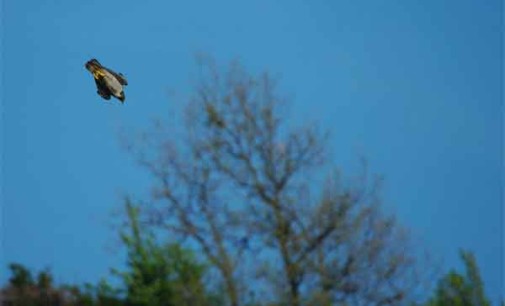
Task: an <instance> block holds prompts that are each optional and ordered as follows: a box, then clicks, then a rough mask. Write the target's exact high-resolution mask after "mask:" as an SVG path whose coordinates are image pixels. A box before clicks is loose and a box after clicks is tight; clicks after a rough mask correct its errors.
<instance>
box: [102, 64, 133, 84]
mask: <svg viewBox="0 0 505 306" xmlns="http://www.w3.org/2000/svg"><path fill="white" fill-rule="evenodd" d="M102 67H103V66H102ZM103 69H105V70H107V71H108V72H109V73H110V74H112V75H113V76H114V77H115V78H116V79H117V80H118V81H119V83H121V85H128V80H126V77H125V76H124V75H123V74H122V73H116V72H114V71H112V70H110V69H109V68H105V67H103Z"/></svg>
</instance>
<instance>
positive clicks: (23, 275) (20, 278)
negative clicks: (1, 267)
mask: <svg viewBox="0 0 505 306" xmlns="http://www.w3.org/2000/svg"><path fill="white" fill-rule="evenodd" d="M9 269H10V270H11V274H12V276H11V278H10V279H9V282H10V284H11V285H12V286H14V287H16V288H23V287H27V286H32V285H33V284H34V283H33V277H32V274H31V272H30V270H28V269H27V268H26V267H25V266H23V265H21V264H18V263H12V264H10V265H9Z"/></svg>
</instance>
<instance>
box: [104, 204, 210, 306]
mask: <svg viewBox="0 0 505 306" xmlns="http://www.w3.org/2000/svg"><path fill="white" fill-rule="evenodd" d="M126 213H127V217H128V230H127V231H123V232H122V233H121V239H122V241H123V243H124V245H125V246H126V248H127V251H128V262H127V266H128V269H127V270H126V271H124V272H118V271H116V270H114V271H113V273H114V274H116V275H118V276H119V277H120V278H121V279H122V281H123V283H124V285H125V288H126V299H127V301H128V303H129V304H132V305H150V306H156V305H189V304H192V305H200V304H204V303H205V300H206V298H207V297H206V295H205V288H204V286H203V282H202V277H203V274H204V272H205V266H204V265H202V264H199V263H198V262H197V260H196V259H195V258H194V256H193V254H192V253H191V252H189V251H187V250H185V249H183V248H182V247H181V246H180V245H179V244H175V243H173V244H168V245H160V244H158V243H157V241H156V239H155V238H154V235H153V233H151V232H149V231H147V230H146V228H144V227H143V226H142V224H141V223H140V221H139V209H138V208H137V207H135V206H134V205H133V204H132V203H131V202H129V201H127V203H126Z"/></svg>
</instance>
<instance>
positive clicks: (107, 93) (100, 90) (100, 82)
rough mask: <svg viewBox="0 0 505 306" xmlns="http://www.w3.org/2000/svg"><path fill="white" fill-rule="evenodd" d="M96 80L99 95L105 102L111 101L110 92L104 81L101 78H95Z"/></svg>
mask: <svg viewBox="0 0 505 306" xmlns="http://www.w3.org/2000/svg"><path fill="white" fill-rule="evenodd" d="M94 79H95V84H96V89H97V93H98V94H99V95H100V96H101V97H102V98H104V99H105V100H110V91H109V90H108V89H107V86H105V84H104V82H103V79H102V78H99V79H97V78H94Z"/></svg>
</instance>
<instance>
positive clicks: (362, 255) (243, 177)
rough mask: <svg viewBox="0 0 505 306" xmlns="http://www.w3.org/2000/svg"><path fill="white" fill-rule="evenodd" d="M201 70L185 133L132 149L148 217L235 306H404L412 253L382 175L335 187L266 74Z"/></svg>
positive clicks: (151, 138) (150, 139)
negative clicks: (145, 176)
mask: <svg viewBox="0 0 505 306" xmlns="http://www.w3.org/2000/svg"><path fill="white" fill-rule="evenodd" d="M200 67H201V74H200V77H199V79H198V81H197V82H196V86H195V89H194V94H193V96H192V98H191V101H189V103H188V111H187V113H186V116H185V119H186V120H185V126H184V129H183V130H184V132H183V133H182V136H181V135H177V137H175V136H174V135H172V131H171V130H170V129H166V128H164V127H163V125H162V124H157V125H156V127H155V128H154V129H152V130H149V131H148V132H147V133H146V134H145V137H144V139H143V141H142V144H141V145H139V143H137V142H135V143H134V146H133V149H132V150H133V152H134V154H135V156H136V157H137V158H138V160H139V161H140V163H141V164H142V165H143V166H145V167H146V168H147V169H148V170H149V171H150V173H151V174H152V175H153V177H154V178H155V181H156V186H155V188H154V191H153V195H154V196H153V199H152V201H150V202H149V204H148V205H145V207H144V209H145V212H146V214H148V216H149V217H150V219H149V220H150V222H151V223H152V224H153V225H155V226H157V227H158V228H159V229H162V230H165V231H168V233H170V234H171V235H174V236H176V237H179V238H180V239H182V240H183V241H185V243H187V245H188V246H191V247H194V248H197V249H198V250H199V251H200V252H201V254H202V255H203V256H204V257H205V259H206V260H207V261H208V262H209V263H210V264H211V266H212V268H213V272H214V275H215V276H217V277H219V284H221V286H222V287H221V288H223V291H224V292H225V295H226V297H227V300H228V303H229V304H230V305H233V306H238V305H244V304H246V303H256V304H258V305H260V304H261V305H294V306H297V305H399V304H404V303H405V302H406V301H407V298H408V297H409V294H410V293H411V292H412V291H411V290H412V287H413V286H415V285H417V284H416V279H415V266H416V265H415V262H414V258H415V256H414V252H415V250H414V249H413V248H412V245H410V244H409V241H408V239H407V236H406V235H405V233H404V232H403V231H402V229H401V228H400V227H399V226H398V225H397V224H396V223H395V221H394V220H393V219H392V218H390V217H387V216H385V215H384V214H383V213H382V211H381V208H380V199H379V193H378V191H379V182H380V180H375V179H370V178H369V177H368V176H367V175H366V172H367V171H364V174H360V175H359V176H358V178H359V179H358V180H355V181H352V182H350V183H349V182H347V183H346V182H344V181H345V180H344V179H343V178H342V177H341V176H340V175H339V172H338V171H337V170H335V168H334V167H333V166H332V164H331V161H329V160H328V156H326V155H327V154H326V153H327V150H326V147H327V145H326V138H327V137H326V134H324V133H321V132H320V131H319V130H318V129H317V128H316V127H315V126H313V125H309V126H305V127H302V128H293V127H291V126H289V125H288V123H289V121H288V118H287V115H286V113H285V112H284V107H285V106H286V102H285V101H284V100H283V99H282V98H281V97H280V96H279V95H278V94H277V92H276V84H275V82H274V81H273V80H272V78H271V77H269V76H268V75H267V74H263V75H260V76H258V77H256V76H251V75H249V74H247V73H246V72H245V71H244V70H243V69H242V68H241V67H240V65H238V64H232V65H231V67H230V68H229V69H228V70H226V72H224V73H220V69H218V68H217V67H216V65H215V64H213V62H212V61H210V60H206V61H202V62H200ZM135 144H136V146H135ZM252 296H254V297H255V298H252Z"/></svg>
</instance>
